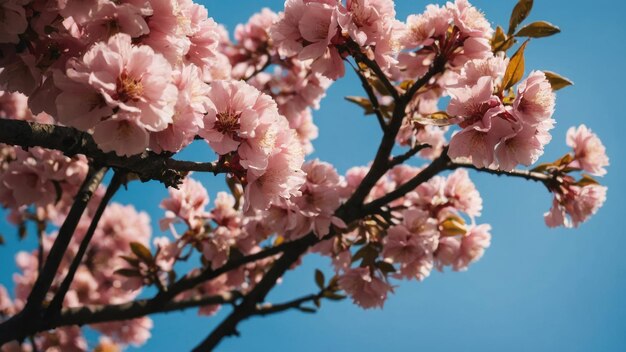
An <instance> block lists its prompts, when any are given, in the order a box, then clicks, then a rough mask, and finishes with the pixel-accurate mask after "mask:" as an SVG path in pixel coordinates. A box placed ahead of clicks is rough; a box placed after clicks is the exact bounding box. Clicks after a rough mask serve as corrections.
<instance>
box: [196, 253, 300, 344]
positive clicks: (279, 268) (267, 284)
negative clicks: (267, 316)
mask: <svg viewBox="0 0 626 352" xmlns="http://www.w3.org/2000/svg"><path fill="white" fill-rule="evenodd" d="M308 248H309V244H308V243H302V244H301V245H299V246H293V247H291V248H289V250H287V251H285V253H283V255H282V256H281V257H280V258H279V259H278V260H277V261H276V262H275V263H274V264H273V265H272V267H271V268H270V270H268V272H267V273H266V274H265V275H264V276H263V279H261V281H260V282H259V283H258V284H256V286H254V288H253V289H252V291H250V293H248V294H247V295H245V297H244V298H243V301H242V302H241V304H239V305H237V306H236V307H235V309H234V310H233V312H232V313H231V314H230V315H229V316H228V317H227V318H226V319H225V320H224V321H222V323H220V325H218V326H217V328H215V329H214V330H213V331H212V332H211V334H210V335H209V336H208V337H207V338H206V339H204V341H202V342H201V343H200V344H199V345H198V346H197V347H196V348H194V349H193V351H195V352H198V351H212V350H213V349H214V348H215V346H217V345H218V344H219V343H220V341H222V339H223V338H224V337H226V336H229V335H233V334H237V325H238V324H239V323H240V322H241V321H243V320H245V319H247V318H249V317H250V316H252V315H254V313H255V312H256V309H257V304H258V303H259V302H262V301H263V300H265V297H266V296H267V294H268V293H269V291H270V290H271V289H272V288H273V287H274V285H276V281H277V280H278V279H279V278H280V277H281V276H283V274H284V273H285V272H286V271H287V270H288V269H289V268H290V267H291V265H292V264H293V263H295V262H296V261H297V260H298V258H300V256H301V255H302V254H303V253H304V252H306V250H307V249H308Z"/></svg>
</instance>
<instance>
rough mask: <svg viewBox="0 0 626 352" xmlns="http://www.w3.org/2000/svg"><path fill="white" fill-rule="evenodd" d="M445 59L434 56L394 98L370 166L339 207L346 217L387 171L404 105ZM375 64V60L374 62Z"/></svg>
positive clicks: (400, 123) (441, 69)
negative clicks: (406, 88)
mask: <svg viewBox="0 0 626 352" xmlns="http://www.w3.org/2000/svg"><path fill="white" fill-rule="evenodd" d="M444 63H445V61H443V60H442V59H439V58H436V59H435V63H434V64H433V66H431V67H430V69H429V70H428V72H427V73H426V74H424V76H422V77H421V78H420V79H418V80H417V81H416V82H415V83H414V84H413V86H412V87H411V88H410V89H409V91H408V92H407V94H405V95H403V96H402V97H399V98H397V99H396V104H395V107H394V111H393V115H392V117H391V121H390V122H389V124H388V125H387V129H386V130H385V133H384V134H383V138H382V140H381V142H380V145H379V147H378V151H377V152H376V157H375V158H374V162H373V163H372V166H371V167H370V170H369V172H368V173H367V174H366V175H365V177H364V178H363V180H362V181H361V184H359V187H357V189H356V191H355V192H354V194H352V197H350V199H348V201H347V202H346V203H344V206H342V207H341V208H340V211H341V213H343V212H347V216H348V218H350V219H351V220H352V219H355V218H356V217H355V216H354V212H355V211H358V209H359V208H360V207H361V206H362V204H363V201H364V200H365V198H366V197H367V195H368V194H369V193H370V191H371V190H372V188H373V187H374V185H376V182H378V180H379V179H380V178H381V177H382V176H383V175H384V174H385V173H386V172H387V171H389V169H390V167H391V163H390V160H389V157H390V155H391V151H392V149H393V147H394V145H395V139H396V136H397V135H398V131H400V127H401V126H402V120H403V119H404V115H405V109H406V106H407V105H408V104H409V102H410V101H411V99H412V98H413V94H414V93H415V92H416V91H417V90H418V89H419V88H421V87H423V86H424V85H426V84H427V83H428V82H429V81H430V79H431V78H432V77H434V76H435V75H436V74H438V73H440V72H442V71H443V69H444V67H445V65H444ZM374 64H375V62H374Z"/></svg>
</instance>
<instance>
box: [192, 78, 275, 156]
mask: <svg viewBox="0 0 626 352" xmlns="http://www.w3.org/2000/svg"><path fill="white" fill-rule="evenodd" d="M208 97H209V99H210V101H211V103H210V104H209V105H208V106H207V114H206V116H205V117H204V128H203V129H201V130H200V131H199V132H198V134H199V135H200V136H202V137H203V138H205V139H206V140H207V142H208V143H209V145H211V147H212V148H213V149H214V150H215V151H216V152H217V153H218V154H220V155H224V154H227V153H229V152H233V151H235V150H237V148H238V147H239V144H240V141H241V140H242V139H246V138H252V137H255V129H256V127H257V126H258V125H259V123H260V122H261V121H268V120H270V121H271V120H272V119H275V118H277V117H276V116H277V115H278V111H277V108H276V105H275V103H274V102H273V101H272V100H271V98H270V97H269V96H267V95H265V94H262V93H260V92H259V91H258V90H257V89H255V88H254V87H252V86H250V85H248V84H246V83H244V82H242V81H215V82H213V83H212V84H211V87H210V89H209V91H208Z"/></svg>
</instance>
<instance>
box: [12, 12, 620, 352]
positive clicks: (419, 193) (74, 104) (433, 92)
mask: <svg viewBox="0 0 626 352" xmlns="http://www.w3.org/2000/svg"><path fill="white" fill-rule="evenodd" d="M532 4H533V1H528V0H520V1H519V2H518V3H517V4H516V5H515V7H514V10H513V13H512V15H511V19H510V23H509V25H508V29H507V30H506V31H505V30H504V29H503V28H502V27H497V28H496V29H495V30H494V29H493V28H492V27H491V25H490V24H489V22H488V21H487V20H486V19H485V17H484V15H483V14H482V13H481V12H480V11H479V10H478V9H476V8H475V7H473V6H472V5H470V4H469V3H468V2H467V0H456V1H455V2H448V3H446V4H444V5H429V6H427V8H426V10H425V11H424V12H423V13H420V14H414V15H410V16H408V18H406V20H405V21H401V20H399V19H397V18H396V13H395V10H394V3H393V1H392V0H347V1H345V2H344V1H339V0H287V1H286V2H285V8H284V11H283V12H281V13H278V14H277V13H274V12H272V11H270V10H268V9H263V10H262V11H261V12H260V13H258V14H256V15H254V16H252V17H251V18H250V20H249V22H248V23H247V24H245V25H240V26H238V27H237V28H236V30H235V41H230V40H229V38H228V35H227V33H226V31H225V29H224V28H223V27H221V26H220V25H218V24H217V23H216V22H214V21H213V20H212V19H211V18H210V17H208V14H207V11H206V9H205V8H204V7H202V6H201V5H198V4H194V3H193V2H192V1H191V0H122V1H110V0H86V1H85V0H3V1H0V14H2V15H1V16H0V27H1V29H0V52H1V55H0V86H1V89H2V93H0V94H1V95H0V117H1V118H0V143H2V144H0V204H1V205H2V206H3V207H4V208H6V210H7V211H6V213H7V215H8V221H9V222H10V223H12V224H14V225H15V226H16V227H17V228H18V229H19V231H18V232H19V234H20V236H26V235H27V233H29V232H34V233H35V234H34V235H36V236H37V238H38V243H39V246H38V248H36V249H34V250H33V251H32V252H20V253H18V254H17V255H16V262H17V266H18V268H19V272H18V273H16V274H15V275H14V285H13V286H14V290H13V292H12V293H9V292H7V290H6V289H5V288H4V287H3V286H0V321H2V323H0V345H1V346H2V347H0V350H2V351H32V350H50V351H53V350H55V351H56V350H63V351H66V350H67V351H74V350H76V351H84V350H88V349H89V348H90V347H89V345H88V343H87V340H86V339H85V337H84V336H83V333H82V330H81V328H82V327H84V326H89V327H90V328H91V329H93V330H95V331H97V332H98V333H99V334H100V340H99V341H98V342H97V346H96V347H95V349H96V350H98V351H114V350H118V349H120V348H123V347H124V346H126V345H129V344H130V345H136V346H138V345H141V344H143V343H145V341H146V340H147V339H148V338H149V337H150V329H151V327H152V321H151V320H150V318H149V315H151V314H156V313H163V312H169V311H175V310H183V309H190V308H198V312H199V314H202V315H212V314H215V313H216V312H217V310H218V309H219V308H220V307H221V306H223V305H228V306H231V307H232V310H231V311H230V312H229V313H228V315H227V316H226V318H225V319H224V320H223V321H222V322H221V323H220V324H219V325H218V326H217V327H216V328H215V330H213V331H212V332H211V333H210V334H209V335H208V336H207V337H206V339H204V340H203V341H202V342H200V344H199V345H198V346H197V348H196V350H212V349H213V348H214V347H215V346H217V345H218V344H219V342H220V341H221V340H222V339H223V338H224V337H227V336H229V335H237V334H238V327H239V323H240V322H242V321H243V320H246V319H248V318H250V317H254V316H258V315H270V314H274V313H278V312H282V311H285V310H289V309H297V310H300V311H303V312H314V311H316V310H317V309H319V308H320V307H321V303H322V301H324V300H341V299H343V298H345V297H346V296H345V295H347V296H349V297H350V298H351V299H352V300H353V301H354V303H355V304H357V305H359V306H361V307H363V308H374V307H382V306H383V304H384V302H385V300H386V299H387V298H388V296H389V295H390V294H392V293H393V288H394V285H395V284H394V282H396V281H399V280H420V281H421V280H424V279H425V278H426V277H428V276H429V274H430V273H431V271H432V270H433V268H435V269H437V270H440V271H443V270H444V268H445V267H449V268H451V269H452V270H456V271H463V270H466V269H467V268H468V266H469V265H470V264H472V263H474V262H475V261H477V260H478V259H480V257H481V256H482V255H483V253H484V251H485V249H486V248H487V247H489V244H490V240H491V234H490V230H491V227H490V226H489V225H487V224H479V223H477V218H478V216H479V215H480V214H481V211H482V199H481V197H480V194H479V193H478V191H477V189H476V188H475V186H474V184H473V183H472V181H471V180H470V178H469V173H468V171H467V170H474V171H477V172H484V173H490V174H494V175H506V176H511V177H518V178H523V179H526V180H531V181H537V182H539V183H540V184H543V185H544V186H545V187H546V188H547V189H548V191H550V192H551V193H552V194H553V195H554V201H553V203H552V208H551V209H550V211H549V212H547V213H546V214H545V221H546V224H547V225H548V226H550V227H553V226H566V227H577V226H578V225H579V224H581V223H582V222H584V221H585V220H586V219H588V218H589V216H591V215H592V214H594V213H595V212H596V211H597V210H598V208H599V207H600V206H601V205H602V203H603V202H604V200H605V197H606V187H604V186H601V185H600V184H599V183H598V182H597V181H596V180H595V179H594V178H593V177H594V176H603V175H604V174H605V173H606V170H605V167H606V166H607V165H608V164H609V162H608V158H607V156H606V152H605V149H604V146H603V145H602V143H601V141H600V140H599V138H598V137H597V136H596V135H595V134H594V133H593V132H592V131H591V130H590V129H589V128H587V127H586V126H580V127H577V128H572V129H570V130H569V131H568V133H567V145H568V146H570V147H571V148H572V151H571V152H570V153H568V154H566V155H564V156H563V157H562V158H559V159H558V160H556V161H554V162H547V163H542V164H539V165H535V163H536V162H537V161H538V159H539V157H540V156H541V155H542V154H543V151H544V147H545V146H546V145H547V144H548V142H549V141H550V140H551V138H552V137H551V134H550V130H551V129H552V127H553V126H554V123H555V121H554V120H553V119H552V115H553V113H554V106H555V93H554V92H555V91H556V90H558V89H560V88H563V87H565V86H568V85H570V84H571V82H569V81H568V80H567V79H566V78H563V77H561V76H559V75H557V74H555V73H553V72H549V71H531V72H530V73H528V74H527V75H526V77H525V78H524V74H525V67H524V51H525V50H526V49H527V47H530V45H531V44H532V42H531V39H534V38H540V37H545V36H549V35H552V34H556V33H558V32H559V29H558V28H557V27H555V26H554V25H552V24H550V23H548V22H544V21H538V22H533V23H530V24H526V25H523V22H524V20H525V19H526V18H527V16H528V14H529V12H530V10H531V8H532ZM346 68H350V70H353V71H354V73H355V74H356V75H357V76H358V78H359V79H360V82H361V83H362V86H363V88H364V91H365V95H366V96H365V97H358V96H352V97H347V100H348V101H350V102H352V103H356V104H358V105H359V106H361V107H362V108H363V109H364V112H365V114H368V115H373V116H375V117H376V119H377V121H378V124H379V125H380V129H381V135H382V136H381V139H380V143H379V146H378V150H377V152H376V155H375V156H374V158H373V161H372V162H371V163H370V164H369V165H367V166H362V167H354V168H352V169H350V170H348V171H347V173H346V174H345V175H343V176H341V175H339V174H338V172H337V171H336V170H335V169H334V167H333V166H332V165H330V164H328V163H326V162H323V161H320V160H309V161H306V162H305V159H306V155H308V154H310V153H311V152H312V150H313V145H312V140H314V139H315V138H316V137H317V135H318V130H317V127H316V126H315V125H314V123H313V119H312V110H313V109H317V108H318V107H319V104H320V100H321V99H322V98H323V96H324V94H325V91H326V89H327V88H328V87H329V86H330V85H331V83H332V82H333V81H334V80H337V79H340V78H341V77H343V76H344V75H345V73H346V72H345V70H346ZM442 98H445V99H443V100H442ZM443 102H447V106H446V107H445V108H442V107H441V106H440V105H442V104H443ZM201 140H203V141H204V142H206V144H207V147H208V148H210V149H212V152H209V151H208V150H207V153H206V155H213V153H215V154H216V155H217V158H216V160H212V159H213V158H212V157H207V158H205V159H203V160H201V161H186V160H181V159H179V158H178V157H177V156H176V153H177V152H179V151H180V150H182V149H184V148H185V147H186V146H188V145H189V144H191V143H194V142H195V143H203V142H202V141H201ZM401 149H404V151H403V152H401V153H400V154H398V155H393V153H395V152H396V151H397V150H401ZM418 158H421V159H423V160H427V161H429V162H428V163H427V164H425V165H424V166H421V167H414V166H409V165H406V162H407V161H409V160H415V159H418ZM519 165H524V166H529V167H532V168H531V169H517V167H519ZM193 172H195V173H200V172H209V173H213V174H215V175H218V174H224V175H225V178H226V183H227V185H228V189H229V191H230V192H219V193H217V195H216V197H215V201H214V204H213V205H212V206H211V205H210V202H209V193H208V191H207V190H206V189H205V188H204V186H203V185H202V184H201V183H200V182H198V181H196V180H194V178H193V175H192V173H193ZM108 173H111V174H112V176H111V178H110V179H109V180H110V181H109V182H108V186H106V187H105V186H104V185H103V180H104V179H105V178H106V177H107V176H106V175H107V174H108ZM136 180H141V181H142V182H148V181H157V182H161V183H162V184H164V185H165V186H166V187H168V190H169V196H168V198H166V199H164V200H163V201H162V203H161V207H162V208H163V210H164V211H165V213H164V216H163V218H162V219H161V220H160V222H159V225H160V229H161V230H162V231H164V234H167V235H162V236H159V237H155V238H152V236H151V231H152V227H151V224H150V219H149V217H148V216H147V214H146V213H144V212H141V211H138V210H136V209H135V208H134V206H133V205H122V204H118V203H115V202H112V201H111V200H112V198H113V197H114V194H115V193H116V192H117V191H118V190H119V189H120V188H123V187H133V183H134V181H136ZM29 235H30V234H29ZM0 239H1V238H0ZM307 253H317V254H319V255H322V256H326V257H329V258H330V259H331V262H332V267H333V272H334V275H333V276H332V277H331V278H329V279H326V277H325V275H324V274H323V272H322V271H321V270H318V271H316V273H315V275H314V279H315V282H316V283H317V285H318V287H319V290H318V291H317V292H313V293H311V294H309V295H305V296H302V297H298V298H295V299H293V300H291V301H287V302H279V303H269V302H266V297H267V295H268V293H269V292H270V291H271V290H272V288H274V287H275V286H276V284H277V282H278V281H279V279H280V278H281V277H282V276H283V275H284V274H285V272H286V271H288V270H293V269H295V268H296V267H297V266H298V264H299V263H300V259H301V257H302V256H304V255H306V254H307ZM183 262H186V263H198V264H197V267H196V268H195V269H192V270H190V271H188V272H183V271H182V270H181V269H180V264H182V263H183ZM187 266H188V265H187ZM148 287H153V288H154V291H155V292H156V294H155V295H154V296H152V297H151V298H138V297H139V295H140V294H141V293H142V290H143V289H145V288H148ZM142 297H146V295H145V294H144V295H143V296H142ZM92 346H93V345H92Z"/></svg>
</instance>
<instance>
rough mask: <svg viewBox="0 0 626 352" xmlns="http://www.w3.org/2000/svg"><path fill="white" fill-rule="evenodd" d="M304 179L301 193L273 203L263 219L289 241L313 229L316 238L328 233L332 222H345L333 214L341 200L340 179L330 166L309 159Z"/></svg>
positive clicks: (341, 183) (341, 182)
mask: <svg viewBox="0 0 626 352" xmlns="http://www.w3.org/2000/svg"><path fill="white" fill-rule="evenodd" d="M302 170H303V171H304V172H306V181H305V183H304V184H303V185H302V187H301V188H300V193H301V194H300V195H299V196H297V197H293V198H291V199H289V200H288V201H283V202H282V203H278V204H274V205H273V206H272V207H271V208H270V209H269V210H268V211H267V214H265V215H263V216H262V218H263V219H265V221H267V222H268V223H269V228H270V229H271V231H272V232H274V233H277V234H279V235H281V236H283V237H284V238H286V239H288V240H294V239H297V238H300V237H302V236H304V235H306V234H308V233H309V232H311V231H313V232H314V233H315V234H316V235H317V236H318V237H323V236H325V235H327V234H328V233H329V231H330V226H331V224H334V225H335V226H337V227H340V228H343V227H345V226H346V225H345V224H344V223H343V221H341V219H339V218H337V217H335V216H334V213H335V210H337V208H339V206H340V205H341V202H342V197H341V194H340V189H341V188H342V187H343V180H342V178H341V177H339V175H338V174H337V171H336V170H335V169H334V168H333V166H332V165H330V164H328V163H325V162H321V161H319V160H317V159H316V160H312V161H309V162H307V163H306V164H304V166H303V167H302Z"/></svg>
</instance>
